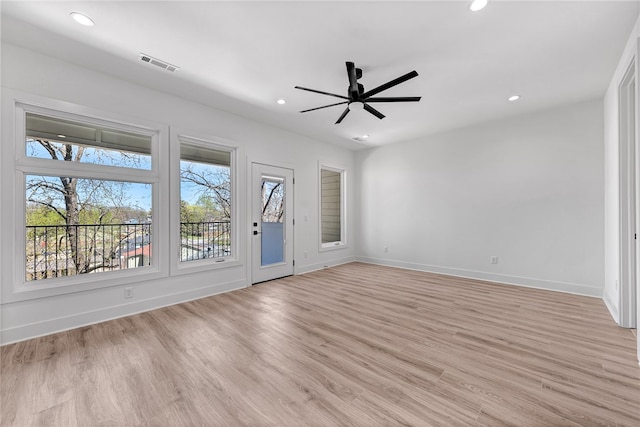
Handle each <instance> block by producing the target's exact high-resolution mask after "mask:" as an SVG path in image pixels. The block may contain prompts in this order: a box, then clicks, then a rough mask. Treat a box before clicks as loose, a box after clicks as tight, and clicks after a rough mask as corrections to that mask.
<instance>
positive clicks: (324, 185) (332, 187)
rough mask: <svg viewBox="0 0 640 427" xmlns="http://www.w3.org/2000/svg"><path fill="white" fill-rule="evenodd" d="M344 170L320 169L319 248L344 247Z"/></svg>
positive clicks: (323, 167)
mask: <svg viewBox="0 0 640 427" xmlns="http://www.w3.org/2000/svg"><path fill="white" fill-rule="evenodd" d="M344 200H345V193H344V170H342V169H335V168H329V167H326V166H321V167H320V242H321V248H324V249H327V248H334V247H340V246H344V245H345V244H346V240H345V222H344V218H345V215H344V212H345V206H344Z"/></svg>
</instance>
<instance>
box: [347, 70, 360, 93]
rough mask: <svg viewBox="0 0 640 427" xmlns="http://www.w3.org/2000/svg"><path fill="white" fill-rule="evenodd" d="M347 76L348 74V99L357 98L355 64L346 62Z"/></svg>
mask: <svg viewBox="0 0 640 427" xmlns="http://www.w3.org/2000/svg"><path fill="white" fill-rule="evenodd" d="M346 64H347V76H349V99H358V76H356V64H354V63H353V62H346Z"/></svg>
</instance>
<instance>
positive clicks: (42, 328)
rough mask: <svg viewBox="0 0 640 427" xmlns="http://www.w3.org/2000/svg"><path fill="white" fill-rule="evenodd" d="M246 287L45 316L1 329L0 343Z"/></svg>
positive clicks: (238, 282) (232, 285) (229, 284)
mask: <svg viewBox="0 0 640 427" xmlns="http://www.w3.org/2000/svg"><path fill="white" fill-rule="evenodd" d="M243 288H246V281H245V280H235V281H231V282H227V283H222V284H216V285H214V286H206V287H202V288H198V289H191V290H188V291H181V292H175V293H172V294H166V295H160V296H157V297H153V298H149V299H146V300H138V301H135V302H132V303H130V304H122V305H117V306H113V307H106V308H101V309H98V310H93V311H85V312H82V313H74V314H72V315H69V316H64V317H58V318H54V319H47V320H44V321H40V322H34V323H29V324H23V325H20V326H18V327H15V328H9V329H5V330H2V331H0V334H1V337H0V346H2V345H7V344H12V343H14V342H18V341H24V340H27V339H32V338H37V337H40V336H44V335H49V334H54V333H58V332H63V331H67V330H71V329H76V328H81V327H83V326H89V325H94V324H97V323H102V322H106V321H109V320H113V319H119V318H122V317H125V316H132V315H134V314H139V313H144V312H147V311H151V310H157V309H160V308H163V307H168V306H172V305H176V304H181V303H184V302H188V301H193V300H197V299H200V298H205V297H209V296H213V295H218V294H221V293H225V292H230V291H234V290H238V289H243Z"/></svg>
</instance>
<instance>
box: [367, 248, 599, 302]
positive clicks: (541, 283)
mask: <svg viewBox="0 0 640 427" xmlns="http://www.w3.org/2000/svg"><path fill="white" fill-rule="evenodd" d="M357 260H358V261H360V262H365V263H369V264H377V265H386V266H389V267H398V268H405V269H408V270H417V271H426V272H429V273H438V274H446V275H449V276H456V277H464V278H468V279H477V280H484V281H487V282H496V283H502V284H506V285H516V286H524V287H527V288H536V289H545V290H550V291H557V292H564V293H569V294H575V295H583V296H589V297H595V298H602V294H603V291H602V289H599V288H594V287H591V286H586V285H581V284H576V283H564V282H555V281H551V280H543V279H534V278H530V277H519V276H510V275H507V274H497V273H488V272H485V271H474V270H465V269H461V268H451V267H441V266H436V265H429V264H419V263H410V262H404V261H395V260H388V259H381V258H369V257H358V258H357Z"/></svg>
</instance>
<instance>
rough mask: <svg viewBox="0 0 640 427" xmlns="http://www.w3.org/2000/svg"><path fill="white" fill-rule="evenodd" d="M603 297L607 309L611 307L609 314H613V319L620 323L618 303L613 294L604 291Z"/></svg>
mask: <svg viewBox="0 0 640 427" xmlns="http://www.w3.org/2000/svg"><path fill="white" fill-rule="evenodd" d="M602 299H603V300H604V305H606V306H607V309H609V314H611V317H612V318H613V320H614V321H615V322H616V323H617V324H618V325H620V312H619V311H618V304H616V303H615V302H614V301H613V300H612V299H611V295H609V294H608V293H606V292H605V293H604V296H603V297H602Z"/></svg>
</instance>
